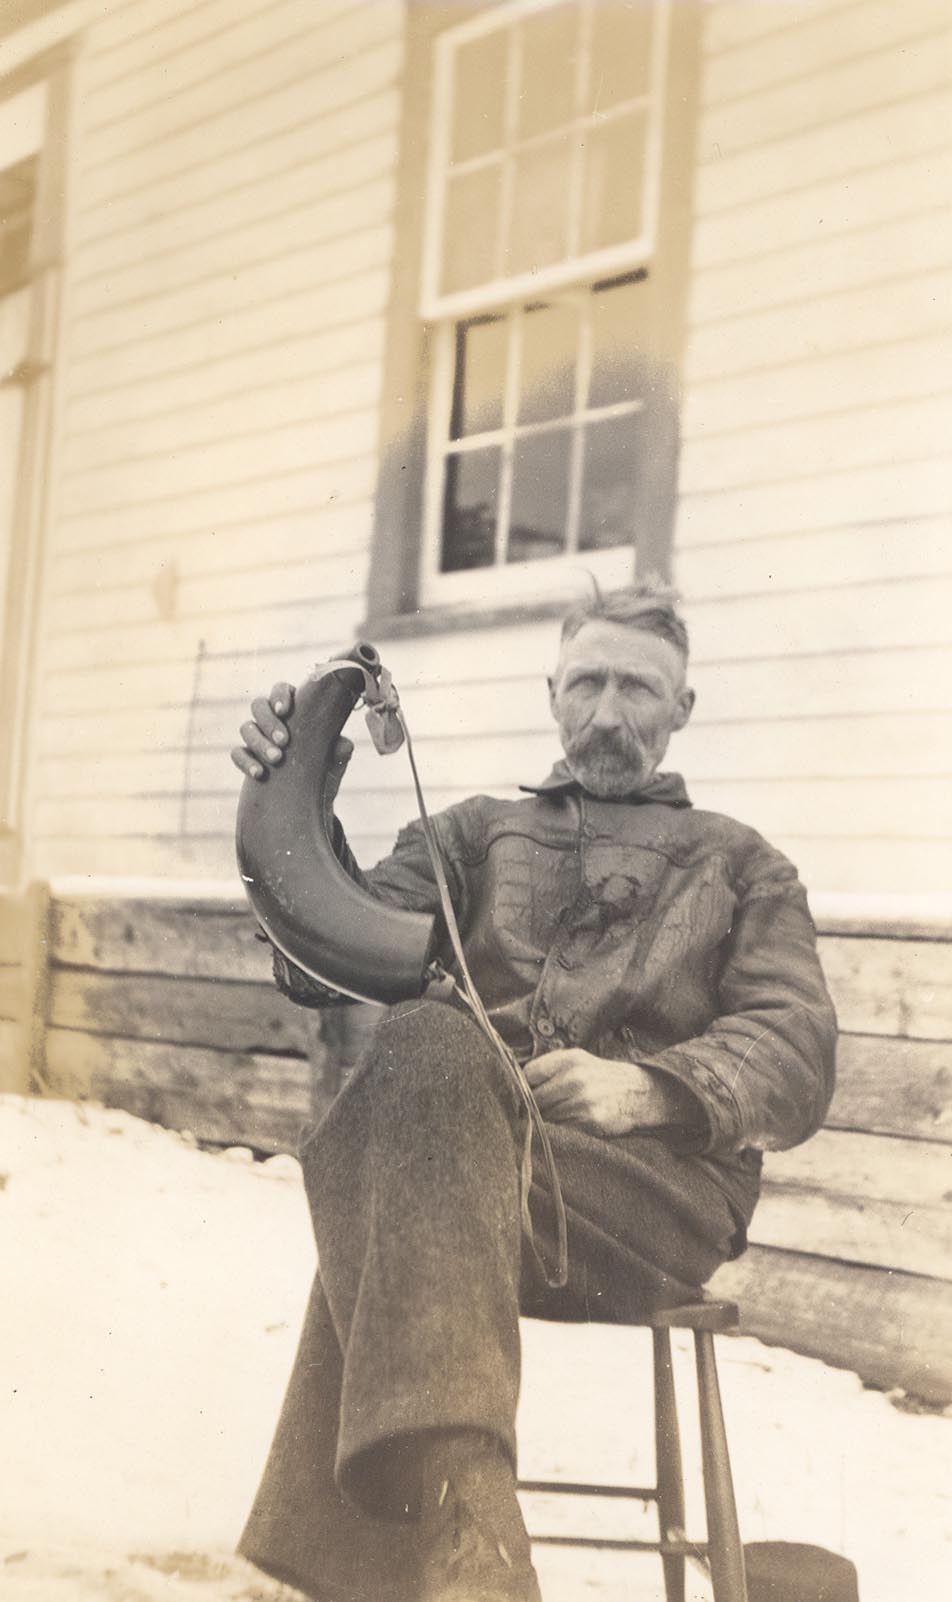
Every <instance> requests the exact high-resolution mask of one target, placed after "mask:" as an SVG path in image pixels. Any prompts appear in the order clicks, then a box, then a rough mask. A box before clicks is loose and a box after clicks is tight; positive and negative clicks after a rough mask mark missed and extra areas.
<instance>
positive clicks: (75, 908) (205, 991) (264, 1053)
mask: <svg viewBox="0 0 952 1602" xmlns="http://www.w3.org/2000/svg"><path fill="white" fill-rule="evenodd" d="M51 956H52V962H51V972H50V986H49V1003H48V1015H47V1034H46V1076H47V1079H48V1082H49V1085H50V1086H51V1087H52V1088H53V1089H54V1090H55V1092H56V1093H57V1094H59V1095H64V1096H69V1097H73V1098H77V1099H79V1098H83V1097H91V1098H93V1099H96V1100H100V1101H104V1102H105V1103H106V1104H107V1105H109V1106H118V1107H123V1108H125V1109H126V1111H127V1112H131V1113H135V1114H136V1115H137V1116H139V1117H142V1118H147V1119H149V1120H150V1121H152V1122H154V1123H160V1124H163V1125H165V1126H166V1127H168V1128H172V1129H187V1130H190V1131H191V1132H192V1133H193V1134H194V1135H195V1136H196V1137H197V1138H198V1139H200V1140H206V1141H210V1142H212V1143H216V1144H220V1145H248V1146H251V1147H253V1148H254V1149H256V1150H259V1151H294V1150H295V1149H296V1146H297V1142H298V1137H299V1135H300V1131H301V1128H302V1126H303V1125H304V1124H305V1123H307V1122H308V1121H309V1120H311V1119H312V1118H313V1117H315V1116H317V1115H318V1114H319V1113H320V1111H322V1110H323V1107H324V1106H325V1105H326V1101H327V1098H326V1096H325V1095H324V1094H323V1087H324V1078H323V1073H324V1067H325V1061H324V1059H325V1051H324V1047H323V1045H322V1043H321V1039H320V1031H319V1023H318V1020H317V1016H316V1015H315V1014H312V1013H309V1012H307V1011H305V1010H303V1009H301V1008H298V1007H294V1006H292V1004H291V1003H290V1002H288V1001H286V1000H285V998H284V997H283V996H282V995H281V994H280V993H279V992H278V991H277V990H276V989H275V987H274V985H273V983H272V981H271V965H270V960H269V953H268V949H267V948H266V947H265V946H263V945H262V943H261V942H260V941H259V940H258V939H256V937H255V925H254V922H253V919H252V918H251V916H250V914H249V912H248V910H247V908H246V907H244V906H240V905H238V904H231V905H229V904H222V903H218V902H208V903H203V902H194V901H192V902H181V901H177V900H174V899H167V900H156V899H150V900H148V901H136V900H127V901H98V900H94V899H90V900H82V899H77V900H68V899H67V900H58V901H57V902H56V903H55V904H54V907H53V916H52V932H51Z"/></svg>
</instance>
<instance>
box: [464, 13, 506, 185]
mask: <svg viewBox="0 0 952 1602" xmlns="http://www.w3.org/2000/svg"><path fill="white" fill-rule="evenodd" d="M508 47H509V35H508V32H507V31H505V30H503V31H502V32H500V33H491V34H489V35H488V36H487V37H486V38H483V39H473V40H471V42H470V43H469V44H464V45H460V47H459V49H458V50H457V52H456V61H455V73H454V84H453V89H454V94H453V137H452V142H451V145H450V159H451V160H452V161H468V160H469V159H470V158H471V157H473V156H483V155H485V154H486V153H487V152H488V151H490V150H498V149H499V148H500V146H501V145H502V142H503V108H504V106H505V103H506V57H507V53H508Z"/></svg>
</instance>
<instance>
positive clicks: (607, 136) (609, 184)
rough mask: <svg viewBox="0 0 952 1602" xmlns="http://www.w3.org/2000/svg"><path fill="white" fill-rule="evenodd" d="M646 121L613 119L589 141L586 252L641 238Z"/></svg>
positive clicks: (636, 115) (584, 222) (593, 131)
mask: <svg viewBox="0 0 952 1602" xmlns="http://www.w3.org/2000/svg"><path fill="white" fill-rule="evenodd" d="M644 146H645V118H644V115H643V113H641V112H631V113H628V114H626V115H624V116H621V117H613V118H612V119H611V121H610V122H607V123H605V124H603V125H602V127H600V128H590V129H589V131H588V133H587V135H586V139H585V185H584V195H585V198H584V203H583V211H582V249H583V250H585V251H588V250H604V249H606V248H607V247H608V246H609V245H620V244H623V243H624V242H625V241H626V240H629V239H636V238H637V237H638V235H639V234H640V233H641V215H642V193H643V188H644V157H645V151H644Z"/></svg>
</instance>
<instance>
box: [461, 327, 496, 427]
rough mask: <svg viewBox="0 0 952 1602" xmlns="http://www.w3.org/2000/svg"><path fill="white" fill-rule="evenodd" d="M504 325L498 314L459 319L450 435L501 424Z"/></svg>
mask: <svg viewBox="0 0 952 1602" xmlns="http://www.w3.org/2000/svg"><path fill="white" fill-rule="evenodd" d="M506 329H507V324H506V323H505V322H504V321H503V320H502V319H501V318H498V317H493V318H488V317H481V318H477V319H476V320H474V321H473V322H471V323H461V324H460V326H459V328H458V329H457V331H456V375H455V387H454V393H453V421H452V427H451V435H452V438H453V439H459V438H460V436H461V435H464V434H484V433H488V432H489V430H490V429H493V428H501V427H502V396H503V389H504V387H505V382H506V346H507V336H506Z"/></svg>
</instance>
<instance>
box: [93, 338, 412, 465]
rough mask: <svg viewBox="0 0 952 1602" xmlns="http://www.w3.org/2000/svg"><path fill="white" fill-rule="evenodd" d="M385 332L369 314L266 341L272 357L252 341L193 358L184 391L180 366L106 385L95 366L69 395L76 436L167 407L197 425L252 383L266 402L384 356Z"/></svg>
mask: <svg viewBox="0 0 952 1602" xmlns="http://www.w3.org/2000/svg"><path fill="white" fill-rule="evenodd" d="M383 338H384V329H383V319H382V318H381V317H367V316H364V317H360V318H358V319H357V320H356V321H351V322H349V323H345V324H342V325H337V326H335V327H333V328H326V329H321V330H319V331H318V332H316V333H301V334H299V335H298V336H296V337H292V338H289V339H284V340H275V341H273V342H272V343H271V344H270V345H269V346H268V350H267V359H266V360H263V358H262V352H261V350H260V348H259V347H257V346H254V347H252V348H251V349H249V350H244V351H238V352H236V353H235V354H234V355H231V356H223V357H222V358H221V360H220V361H217V362H214V363H211V362H209V363H205V362H201V363H195V362H192V363H190V364H189V365H188V369H187V371H188V383H187V393H186V394H183V389H184V388H185V386H184V385H183V381H182V375H181V372H180V371H178V372H176V371H173V372H170V373H167V374H165V375H158V374H154V375H153V376H152V377H151V378H150V380H149V382H148V384H141V383H140V382H139V381H138V380H131V379H129V378H127V379H126V380H125V381H121V382H116V383H115V384H114V385H113V386H112V387H107V388H102V387H101V385H100V384H99V383H98V382H97V381H95V380H98V376H99V375H98V374H95V373H94V374H93V378H94V382H93V384H92V385H91V386H90V387H89V388H88V389H80V388H76V389H74V390H73V391H72V393H71V395H70V399H69V407H68V414H69V422H70V441H71V442H72V441H73V440H76V441H77V442H78V441H83V440H87V439H89V438H90V437H91V436H93V435H95V434H98V433H109V432H110V431H111V430H112V429H114V428H115V426H116V425H117V424H123V423H130V424H132V423H135V422H137V421H138V420H139V419H141V418H146V417H147V418H163V417H165V416H167V415H168V414H169V413H172V414H173V415H174V414H178V413H181V415H182V416H184V417H190V418H191V419H192V420H193V422H194V423H196V424H198V423H199V422H200V421H201V418H202V417H203V416H204V415H205V412H206V408H211V407H212V406H213V405H214V404H215V403H216V402H224V403H227V402H228V401H230V400H234V399H235V398H236V397H238V398H241V397H244V396H246V395H247V394H248V393H249V392H250V391H251V390H254V389H257V390H258V392H259V394H260V395H261V401H260V405H261V406H262V408H264V407H267V406H269V405H270V404H271V403H272V401H273V399H274V396H275V394H276V392H277V391H279V390H281V389H282V388H283V387H284V386H288V388H291V389H293V387H294V386H295V385H298V384H301V383H302V382H304V381H306V380H311V381H312V382H313V383H314V384H315V385H316V386H317V385H320V384H321V383H322V381H323V380H324V379H325V378H327V377H328V376H330V375H334V374H339V373H345V372H346V371H347V370H348V369H349V368H351V367H355V368H360V367H362V366H363V364H364V363H365V362H368V361H371V362H377V361H379V360H380V355H381V351H382V348H383Z"/></svg>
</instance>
